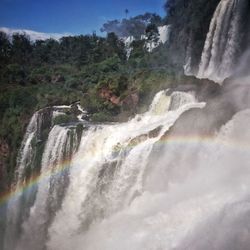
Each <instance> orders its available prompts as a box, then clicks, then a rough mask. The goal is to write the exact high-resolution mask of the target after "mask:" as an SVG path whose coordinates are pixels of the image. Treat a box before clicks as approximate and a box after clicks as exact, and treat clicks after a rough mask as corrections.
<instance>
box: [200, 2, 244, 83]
mask: <svg viewBox="0 0 250 250" xmlns="http://www.w3.org/2000/svg"><path fill="white" fill-rule="evenodd" d="M247 8H248V0H221V2H220V3H219V5H218V7H217V9H216V11H215V13H214V16H213V18H212V21H211V23H210V28H209V32H208V34H207V38H206V42H205V46H204V50H203V53H202V58H201V63H200V66H199V71H198V77H199V78H209V79H211V80H214V81H216V82H222V81H223V80H224V79H225V78H227V77H229V76H231V75H232V74H233V73H234V70H235V68H236V66H237V63H238V59H239V57H240V55H241V54H242V42H243V40H244V39H245V37H244V34H245V31H243V30H242V26H243V24H244V23H245V22H246V19H247V18H248V15H249V13H247V11H246V10H247Z"/></svg>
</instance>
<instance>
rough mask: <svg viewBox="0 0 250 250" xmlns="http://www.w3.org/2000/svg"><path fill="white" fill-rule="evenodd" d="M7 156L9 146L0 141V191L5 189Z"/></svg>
mask: <svg viewBox="0 0 250 250" xmlns="http://www.w3.org/2000/svg"><path fill="white" fill-rule="evenodd" d="M9 154H10V149H9V145H8V144H7V142H5V141H4V140H0V190H4V189H5V188H6V183H7V182H6V178H7V174H6V170H7V159H8V157H9Z"/></svg>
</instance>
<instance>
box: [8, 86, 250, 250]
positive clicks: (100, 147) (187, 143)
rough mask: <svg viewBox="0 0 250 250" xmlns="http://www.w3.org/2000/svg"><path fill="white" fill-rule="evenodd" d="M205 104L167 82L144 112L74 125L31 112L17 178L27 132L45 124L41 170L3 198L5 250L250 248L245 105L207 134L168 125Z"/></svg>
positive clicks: (249, 118)
mask: <svg viewBox="0 0 250 250" xmlns="http://www.w3.org/2000/svg"><path fill="white" fill-rule="evenodd" d="M204 108H205V103H199V102H197V100H196V98H195V95H194V93H187V92H172V93H171V91H170V90H164V91H160V92H159V93H157V94H156V96H155V98H154V100H153V101H152V104H151V106H150V108H149V110H148V111H147V112H146V113H144V114H141V115H137V116H135V117H134V118H133V119H131V120H130V121H128V122H126V123H117V124H99V125H95V124H91V123H86V122H85V123H84V129H83V130H81V131H82V132H81V133H79V123H76V124H68V125H67V124H64V125H53V119H54V118H55V117H56V116H57V115H58V112H59V111H58V110H56V112H55V111H53V112H51V111H50V113H49V114H50V116H49V117H50V119H52V121H51V122H47V123H46V122H43V125H41V126H40V125H39V124H41V122H38V121H41V119H45V117H47V116H45V114H43V112H41V111H39V112H38V113H35V114H34V116H33V118H32V119H31V122H30V125H29V126H28V128H27V133H26V135H25V137H24V141H23V145H22V147H21V151H20V157H19V161H18V162H19V165H18V166H19V167H18V171H17V173H18V174H17V181H16V185H15V186H16V187H17V188H19V187H21V186H22V185H24V186H25V183H26V178H27V168H28V169H29V168H30V162H31V161H32V160H31V159H33V158H34V154H36V153H35V151H36V150H34V148H33V149H32V147H34V142H33V143H32V141H34V139H33V138H36V140H39V138H40V137H41V136H40V135H39V134H40V133H41V131H40V129H41V128H42V127H48V126H49V133H48V136H47V137H46V139H45V140H46V143H45V145H44V147H43V151H42V159H41V161H40V165H39V167H38V169H39V175H38V178H37V179H35V181H34V182H33V184H32V185H30V186H29V188H27V190H23V191H25V192H23V193H20V194H18V195H16V196H15V197H13V198H12V199H11V201H10V202H9V204H8V216H7V218H8V219H7V223H6V230H5V237H4V239H5V242H4V250H72V249H74V250H83V249H84V250H100V249H102V250H105V249H106V250H112V249H113V250H117V249H119V250H128V249H137V250H142V249H143V250H145V249H146V250H159V249H162V250H174V249H175V250H176V249H178V250H187V249H192V250H201V249H202V250H206V249H207V250H213V249H214V250H215V249H216V250H247V249H249V245H250V221H249V215H250V200H249V199H250V187H249V178H250V167H249V163H250V155H249V149H250V145H249V141H250V130H249V129H248V124H249V122H250V110H244V111H241V112H238V113H237V114H236V115H235V116H234V117H233V118H232V119H231V120H230V121H229V122H228V123H227V124H225V125H223V126H222V127H221V128H220V129H219V130H218V131H217V133H215V134H211V135H209V136H208V135H199V134H198V133H197V134H192V135H188V134H186V135H185V134H184V135H183V134H178V133H173V131H172V130H171V128H172V127H173V126H175V123H176V121H178V120H179V119H180V116H182V115H185V114H186V113H187V112H190V111H196V112H197V111H199V112H202V110H203V109H204ZM60 112H61V111H60ZM45 113H46V114H47V111H46V112H45ZM42 114H43V115H42ZM191 119H192V116H191ZM200 122H205V123H206V121H202V120H201V121H200ZM38 125H39V126H38ZM204 125H205V124H204ZM81 126H82V125H81ZM183 126H185V124H183ZM38 128H39V129H38ZM35 145H36V144H35Z"/></svg>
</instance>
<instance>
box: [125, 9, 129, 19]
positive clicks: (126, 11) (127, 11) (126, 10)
mask: <svg viewBox="0 0 250 250" xmlns="http://www.w3.org/2000/svg"><path fill="white" fill-rule="evenodd" d="M128 13H129V10H128V9H125V14H126V19H127V18H128Z"/></svg>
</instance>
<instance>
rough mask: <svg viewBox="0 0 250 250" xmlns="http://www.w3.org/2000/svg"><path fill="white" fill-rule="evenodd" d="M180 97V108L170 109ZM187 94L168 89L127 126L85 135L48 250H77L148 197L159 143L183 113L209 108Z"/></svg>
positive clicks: (99, 128)
mask: <svg viewBox="0 0 250 250" xmlns="http://www.w3.org/2000/svg"><path fill="white" fill-rule="evenodd" d="M176 95H178V96H179V98H177V99H175V107H176V109H175V110H169V107H170V106H169V105H170V103H171V99H172V98H173V97H174V96H176ZM186 95H187V94H186V93H182V96H183V99H184V101H183V100H182V98H181V93H173V94H171V96H168V95H167V91H161V92H159V93H158V94H157V95H156V97H155V98H154V100H153V102H152V105H151V107H150V109H149V111H148V112H146V113H145V114H142V115H137V116H136V117H135V118H134V119H132V120H130V121H129V122H127V123H122V124H114V125H98V126H92V127H91V129H89V130H88V132H87V133H85V134H84V135H83V137H82V140H81V145H80V147H79V150H78V152H77V154H76V155H75V156H74V158H73V159H72V167H71V169H70V184H69V187H68V190H67V193H66V196H65V199H64V201H63V204H62V207H61V210H59V211H58V212H57V214H56V217H55V219H54V221H53V223H52V225H51V226H50V228H49V241H48V243H47V247H48V249H53V250H54V249H76V248H75V245H74V244H75V243H74V241H75V240H76V241H77V238H78V237H79V238H81V237H83V236H84V234H85V233H87V232H88V230H90V228H91V226H92V224H93V223H98V222H101V221H102V220H103V219H104V218H109V217H110V216H112V215H114V214H116V213H118V212H119V211H121V210H122V209H125V208H126V207H128V206H129V204H130V203H131V202H132V201H133V200H134V199H135V197H137V196H140V195H141V194H142V193H143V180H144V174H145V172H146V171H147V164H148V160H149V157H150V154H151V151H152V149H153V147H154V144H155V143H157V142H158V141H159V140H160V138H161V137H162V136H163V135H164V133H165V132H166V131H167V130H168V129H169V128H170V127H171V126H172V125H173V124H174V122H175V121H176V120H177V119H178V117H179V116H180V115H181V114H182V113H183V112H185V111H187V110H189V109H191V108H202V107H204V104H203V103H197V102H195V99H194V98H190V99H189V100H190V102H188V101H187V98H186ZM178 100H179V107H178V104H177V102H178ZM164 104H165V109H164V108H163V106H164ZM110 135H112V136H110ZM64 225H67V226H64ZM84 246H85V245H84ZM87 247H88V246H87V245H86V248H87ZM99 249H101V248H99ZM113 249H117V248H113Z"/></svg>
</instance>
